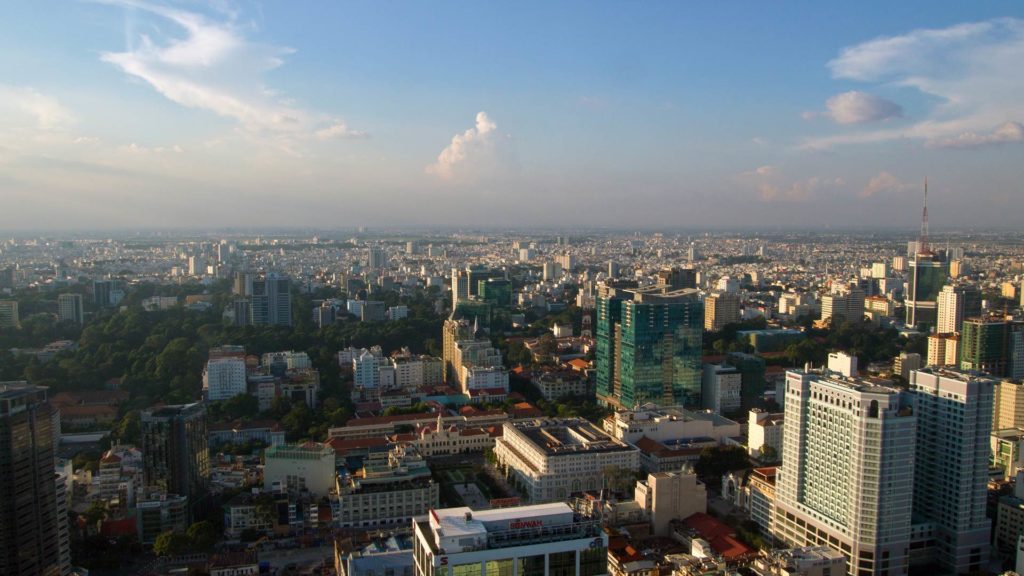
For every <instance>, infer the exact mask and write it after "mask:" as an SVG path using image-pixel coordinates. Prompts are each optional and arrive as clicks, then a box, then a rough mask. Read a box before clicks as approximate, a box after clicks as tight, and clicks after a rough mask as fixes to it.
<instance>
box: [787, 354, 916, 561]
mask: <svg viewBox="0 0 1024 576" xmlns="http://www.w3.org/2000/svg"><path fill="white" fill-rule="evenodd" d="M785 406H786V419H785V424H784V426H785V428H784V432H783V454H785V460H784V462H783V464H782V466H781V467H780V468H779V470H778V476H777V480H776V487H777V488H776V490H777V492H776V503H775V504H776V509H775V531H776V534H775V535H776V537H777V538H779V539H780V540H782V541H783V542H785V543H786V544H787V545H789V546H820V545H826V546H829V547H830V548H833V549H835V550H838V551H839V552H841V553H842V554H843V555H844V556H846V561H847V573H848V574H849V575H850V576H867V575H878V576H882V575H898V574H906V571H907V565H908V550H909V546H910V533H911V511H912V505H913V488H914V484H913V481H914V442H913V440H910V441H908V439H913V438H914V437H915V433H916V427H917V418H916V417H915V416H914V415H913V411H912V410H911V407H910V399H909V398H908V397H907V396H906V395H904V394H902V393H901V392H900V391H899V390H897V389H894V388H887V387H883V386H878V385H876V384H873V383H871V382H869V381H867V380H862V379H855V378H846V377H835V376H833V375H829V374H826V373H818V372H809V371H790V372H788V373H787V374H786V402H785Z"/></svg>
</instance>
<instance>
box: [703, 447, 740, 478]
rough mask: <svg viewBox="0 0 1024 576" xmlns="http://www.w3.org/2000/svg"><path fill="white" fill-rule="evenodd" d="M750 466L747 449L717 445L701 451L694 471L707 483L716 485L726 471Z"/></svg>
mask: <svg viewBox="0 0 1024 576" xmlns="http://www.w3.org/2000/svg"><path fill="white" fill-rule="evenodd" d="M750 467H751V466H750V459H749V458H748V457H747V451H746V450H744V449H743V448H742V447H740V446H715V447H709V448H705V449H704V450H702V451H701V453H700V458H698V459H697V465H696V466H694V471H695V472H696V473H697V476H699V477H700V479H701V481H703V482H704V483H705V484H707V485H708V486H715V485H717V483H718V482H719V481H720V480H721V478H722V475H723V474H725V473H726V472H729V471H732V470H747V469H750Z"/></svg>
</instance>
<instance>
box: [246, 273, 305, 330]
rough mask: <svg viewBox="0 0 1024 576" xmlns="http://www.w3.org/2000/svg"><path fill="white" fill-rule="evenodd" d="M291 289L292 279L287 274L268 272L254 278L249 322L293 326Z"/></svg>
mask: <svg viewBox="0 0 1024 576" xmlns="http://www.w3.org/2000/svg"><path fill="white" fill-rule="evenodd" d="M291 290H292V289H291V280H290V279H289V278H288V277H287V276H278V275H276V274H267V275H266V276H265V277H264V278H261V279H258V280H253V282H252V299H251V301H250V304H249V319H250V320H249V323H250V324H255V325H260V324H277V325H281V326H291V325H292V292H291ZM236 309H237V308H236Z"/></svg>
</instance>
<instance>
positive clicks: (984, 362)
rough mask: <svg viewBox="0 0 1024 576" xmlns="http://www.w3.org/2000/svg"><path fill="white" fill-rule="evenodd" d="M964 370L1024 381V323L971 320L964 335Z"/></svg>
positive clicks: (962, 362) (985, 319)
mask: <svg viewBox="0 0 1024 576" xmlns="http://www.w3.org/2000/svg"><path fill="white" fill-rule="evenodd" d="M960 369H961V370H974V371H978V372H985V373H987V374H991V375H992V376H1005V377H1008V378H1021V377H1024V322H1013V321H1009V320H1004V319H1002V318H995V317H988V318H967V319H965V320H964V322H963V330H962V331H961V333H960Z"/></svg>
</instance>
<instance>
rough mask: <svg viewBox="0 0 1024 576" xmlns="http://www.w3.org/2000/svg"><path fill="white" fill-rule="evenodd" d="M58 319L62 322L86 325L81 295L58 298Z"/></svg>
mask: <svg viewBox="0 0 1024 576" xmlns="http://www.w3.org/2000/svg"><path fill="white" fill-rule="evenodd" d="M57 319H58V320H60V321H61V322H74V323H75V324H78V325H82V324H84V323H85V313H84V311H83V307H82V295H81V294H61V295H60V296H57Z"/></svg>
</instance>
